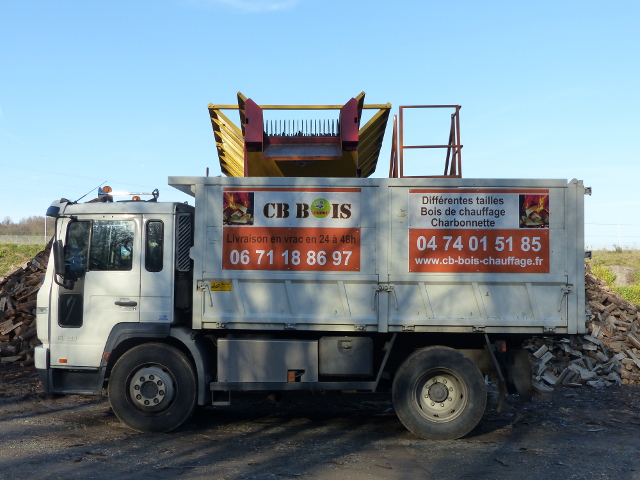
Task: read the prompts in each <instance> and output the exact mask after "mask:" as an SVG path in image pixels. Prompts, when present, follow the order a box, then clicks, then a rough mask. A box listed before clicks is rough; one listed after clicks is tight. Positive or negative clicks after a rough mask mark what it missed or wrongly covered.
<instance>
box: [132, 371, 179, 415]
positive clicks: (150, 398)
mask: <svg viewBox="0 0 640 480" xmlns="http://www.w3.org/2000/svg"><path fill="white" fill-rule="evenodd" d="M173 384H174V382H173V378H172V377H171V375H170V374H169V373H168V372H166V371H164V370H163V369H162V368H160V367H159V366H150V367H143V368H141V369H139V370H138V371H136V372H135V373H134V374H133V376H132V378H131V383H130V385H129V394H130V396H131V399H132V400H133V402H134V404H135V405H136V406H137V407H138V408H141V409H143V410H157V409H161V408H165V407H166V406H167V405H168V404H169V403H171V401H172V400H173V398H174V396H175V389H174V387H173Z"/></svg>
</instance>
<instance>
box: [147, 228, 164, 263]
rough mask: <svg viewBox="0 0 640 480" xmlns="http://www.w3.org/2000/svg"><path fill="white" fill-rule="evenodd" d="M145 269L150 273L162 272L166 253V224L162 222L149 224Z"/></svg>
mask: <svg viewBox="0 0 640 480" xmlns="http://www.w3.org/2000/svg"><path fill="white" fill-rule="evenodd" d="M146 233H147V235H146V238H147V241H146V249H145V261H144V263H145V268H146V269H147V271H148V272H160V271H162V266H163V265H162V257H163V251H164V224H163V223H162V222H161V221H160V220H150V221H148V222H147V232H146Z"/></svg>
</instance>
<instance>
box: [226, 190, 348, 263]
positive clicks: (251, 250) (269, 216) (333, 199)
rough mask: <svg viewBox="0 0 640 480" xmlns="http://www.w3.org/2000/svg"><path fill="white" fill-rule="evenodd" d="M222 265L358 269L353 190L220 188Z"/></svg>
mask: <svg viewBox="0 0 640 480" xmlns="http://www.w3.org/2000/svg"><path fill="white" fill-rule="evenodd" d="M223 195H224V198H223V228H222V268H223V269H226V270H284V271H287V270H288V271H359V270H360V189H359V188H335V189H331V188H327V189H318V188H313V189H303V188H263V187H261V188H256V189H253V190H240V189H237V190H232V189H225V191H224V192H223Z"/></svg>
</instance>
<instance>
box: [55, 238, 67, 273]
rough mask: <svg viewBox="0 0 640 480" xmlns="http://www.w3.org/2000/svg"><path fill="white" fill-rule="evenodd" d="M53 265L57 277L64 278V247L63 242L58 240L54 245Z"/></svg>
mask: <svg viewBox="0 0 640 480" xmlns="http://www.w3.org/2000/svg"><path fill="white" fill-rule="evenodd" d="M53 265H54V268H55V272H56V275H60V276H61V277H63V278H64V270H65V268H64V245H63V244H62V240H56V241H55V242H54V243H53Z"/></svg>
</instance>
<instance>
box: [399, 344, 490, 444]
mask: <svg viewBox="0 0 640 480" xmlns="http://www.w3.org/2000/svg"><path fill="white" fill-rule="evenodd" d="M393 404H394V407H395V410H396V413H397V414H398V417H399V418H400V421H401V422H402V423H403V424H404V426H405V427H407V429H409V430H410V431H411V432H413V433H415V434H416V435H418V436H419V437H422V438H425V439H432V440H451V439H455V438H460V437H462V436H464V435H466V434H467V433H469V432H470V431H471V430H473V428H474V427H475V426H476V425H477V424H478V422H479V421H480V419H481V418H482V415H483V413H484V410H485V407H486V404H487V389H486V386H485V384H484V379H483V377H482V373H480V370H479V369H478V367H477V366H476V364H475V363H473V361H472V360H471V359H470V358H469V357H467V356H465V355H463V354H461V353H460V352H458V351H457V350H454V349H452V348H449V347H428V348H425V349H422V350H418V351H417V352H415V353H413V354H412V355H410V356H409V357H408V358H407V359H406V360H405V361H404V363H403V364H402V365H401V366H400V368H399V369H398V371H397V373H396V376H395V378H394V380H393Z"/></svg>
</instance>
